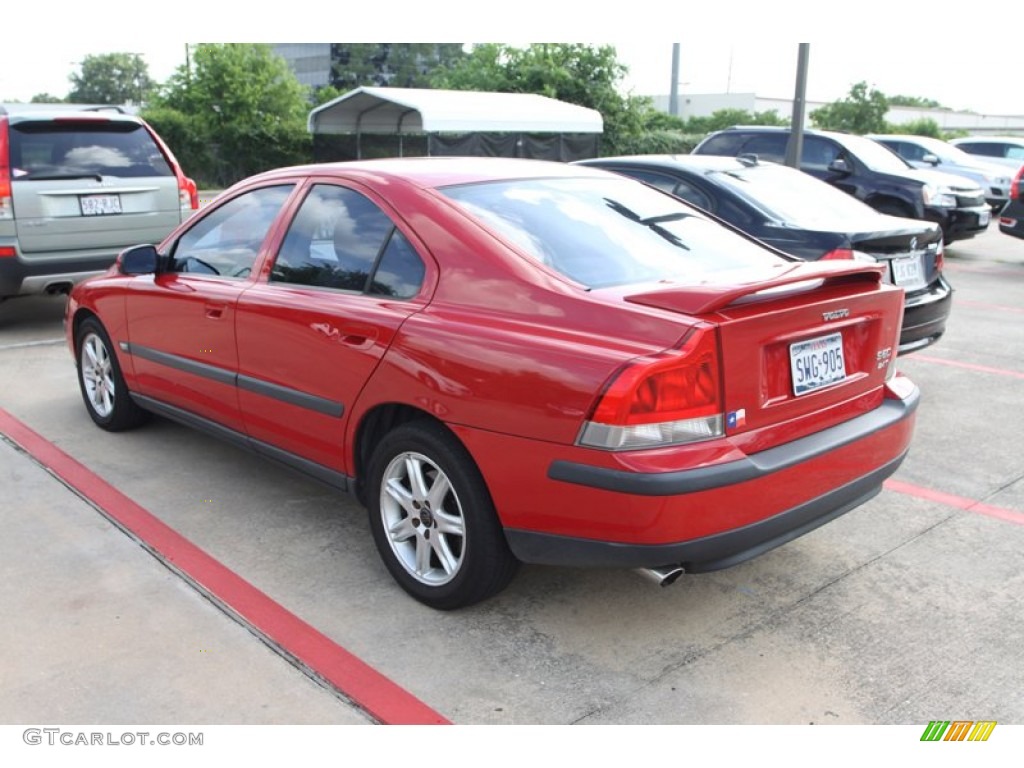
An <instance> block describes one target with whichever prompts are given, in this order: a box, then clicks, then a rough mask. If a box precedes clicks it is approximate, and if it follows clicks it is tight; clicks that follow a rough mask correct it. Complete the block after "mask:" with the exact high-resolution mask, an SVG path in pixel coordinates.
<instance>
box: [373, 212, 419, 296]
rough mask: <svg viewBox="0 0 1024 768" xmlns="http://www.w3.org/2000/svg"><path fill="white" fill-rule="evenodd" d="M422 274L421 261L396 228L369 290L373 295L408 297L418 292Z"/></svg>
mask: <svg viewBox="0 0 1024 768" xmlns="http://www.w3.org/2000/svg"><path fill="white" fill-rule="evenodd" d="M423 275H424V269H423V262H422V261H420V257H419V256H418V255H417V254H416V251H414V250H413V247H412V245H411V244H410V243H409V241H408V240H407V239H406V238H405V235H403V234H402V233H401V232H399V231H398V230H397V229H396V230H395V231H394V233H393V234H392V235H391V239H390V240H389V241H388V245H387V248H385V249H384V255H382V256H381V257H380V264H378V265H377V271H376V272H375V273H374V275H373V282H371V283H370V291H369V292H370V293H371V294H373V295H375V296H393V297H394V298H396V299H410V298H412V297H413V296H415V295H416V294H417V293H419V291H420V286H421V285H423Z"/></svg>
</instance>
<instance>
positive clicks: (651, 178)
mask: <svg viewBox="0 0 1024 768" xmlns="http://www.w3.org/2000/svg"><path fill="white" fill-rule="evenodd" d="M621 173H625V174H626V175H628V176H632V177H633V178H634V179H637V180H639V181H643V182H645V183H647V184H650V185H651V186H652V187H657V188H658V189H660V190H661V191H662V192H668V193H669V194H670V195H674V194H675V188H676V180H675V179H673V178H670V177H669V176H665V175H664V174H661V173H654V172H653V171H641V170H638V169H634V168H630V169H629V170H625V171H621Z"/></svg>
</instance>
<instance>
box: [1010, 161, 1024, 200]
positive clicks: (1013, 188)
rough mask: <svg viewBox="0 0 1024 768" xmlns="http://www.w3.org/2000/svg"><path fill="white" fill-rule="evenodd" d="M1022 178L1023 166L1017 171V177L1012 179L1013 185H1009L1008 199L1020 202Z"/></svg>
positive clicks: (1023, 173)
mask: <svg viewBox="0 0 1024 768" xmlns="http://www.w3.org/2000/svg"><path fill="white" fill-rule="evenodd" d="M1022 176H1024V165H1022V166H1021V167H1020V169H1019V170H1018V171H1017V175H1016V176H1014V177H1013V183H1012V184H1010V199H1011V200H1020V199H1021V197H1020V191H1021V177H1022Z"/></svg>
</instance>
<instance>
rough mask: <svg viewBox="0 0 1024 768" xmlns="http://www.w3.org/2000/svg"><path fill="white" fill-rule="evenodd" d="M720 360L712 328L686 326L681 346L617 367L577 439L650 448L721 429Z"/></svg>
mask: <svg viewBox="0 0 1024 768" xmlns="http://www.w3.org/2000/svg"><path fill="white" fill-rule="evenodd" d="M723 433H724V432H723V409H722V382H721V362H720V360H719V353H718V336H717V333H716V332H715V330H714V328H710V327H705V328H698V329H695V330H694V331H693V332H691V334H690V336H689V337H688V338H687V339H686V342H685V343H684V344H683V346H682V348H681V349H678V350H671V351H669V352H665V353H662V354H661V355H658V356H656V357H651V358H641V359H639V360H636V361H634V362H633V363H631V364H629V365H627V366H626V367H625V368H623V369H622V370H620V371H619V372H618V374H617V375H616V376H615V377H614V379H613V380H612V381H611V382H610V383H609V385H608V386H607V387H606V389H605V391H604V394H602V395H601V398H600V400H598V402H597V404H596V405H595V406H594V409H593V413H592V415H591V417H590V419H589V420H588V421H587V422H586V424H585V425H584V429H583V432H582V434H581V436H580V443H581V444H582V445H589V446H592V447H595V448H604V449H608V450H630V449H638V448H654V447H658V446H662V445H673V444H678V443H686V442H692V441H696V440H708V439H711V438H714V437H720V436H721V435H722V434H723Z"/></svg>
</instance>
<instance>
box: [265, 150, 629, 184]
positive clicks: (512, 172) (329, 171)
mask: <svg viewBox="0 0 1024 768" xmlns="http://www.w3.org/2000/svg"><path fill="white" fill-rule="evenodd" d="M317 175H320V176H330V175H338V176H341V177H348V178H353V177H364V178H367V179H369V178H374V179H377V180H378V181H386V180H399V179H401V180H404V181H406V182H409V183H412V184H415V185H417V186H420V187H425V188H439V187H446V186H453V185H456V184H474V183H483V182H494V181H510V180H516V179H546V178H588V177H590V178H593V177H596V176H599V177H604V178H609V177H611V176H610V174H609V173H608V172H606V171H602V170H600V169H597V168H586V167H583V166H577V165H569V164H567V163H556V162H550V161H547V160H527V159H522V158H500V157H412V158H386V159H380V160H352V161H347V162H339V163H318V164H313V165H297V166H291V167H288V168H279V169H276V170H272V171H266V172H265V173H261V174H258V175H257V176H253V177H251V178H249V179H246V180H245V183H248V182H259V181H267V180H274V179H276V178H281V177H294V176H317ZM613 178H619V177H617V176H615V177H613Z"/></svg>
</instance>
